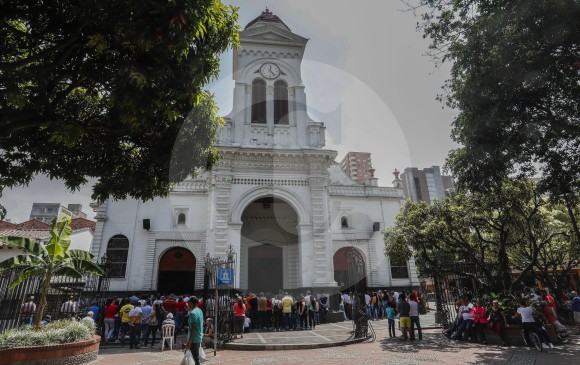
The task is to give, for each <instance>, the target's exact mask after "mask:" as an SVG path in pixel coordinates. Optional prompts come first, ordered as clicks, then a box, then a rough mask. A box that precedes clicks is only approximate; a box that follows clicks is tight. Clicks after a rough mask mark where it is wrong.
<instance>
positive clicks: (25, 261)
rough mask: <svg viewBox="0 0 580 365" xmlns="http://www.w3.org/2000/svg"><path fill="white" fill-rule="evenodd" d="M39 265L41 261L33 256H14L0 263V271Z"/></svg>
mask: <svg viewBox="0 0 580 365" xmlns="http://www.w3.org/2000/svg"><path fill="white" fill-rule="evenodd" d="M41 263H42V261H41V260H40V259H39V258H38V257H36V256H33V255H27V254H23V255H16V256H13V257H10V258H7V259H6V260H4V261H2V262H0V270H6V269H12V268H15V267H22V266H36V265H38V264H41Z"/></svg>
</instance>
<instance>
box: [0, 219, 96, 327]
mask: <svg viewBox="0 0 580 365" xmlns="http://www.w3.org/2000/svg"><path fill="white" fill-rule="evenodd" d="M71 232H72V229H71V227H70V217H65V218H64V219H62V220H61V221H60V222H58V223H57V220H56V219H54V220H53V221H52V226H51V230H50V236H51V237H50V241H49V242H48V244H47V245H46V246H44V245H43V244H42V243H39V242H36V241H34V240H30V239H28V238H24V237H15V236H4V237H1V239H2V242H3V243H4V244H6V245H10V246H12V247H15V248H19V249H22V250H24V251H26V253H24V254H20V255H16V256H14V257H11V258H9V259H6V260H4V261H2V262H0V270H6V269H13V268H22V269H23V271H22V272H21V274H20V275H19V276H18V278H16V280H15V281H14V282H13V283H12V284H10V285H9V286H8V288H9V289H12V288H14V287H16V286H18V285H19V284H20V283H22V282H23V281H24V280H26V279H28V278H30V277H32V276H40V277H41V278H42V283H41V287H40V298H39V305H38V310H37V312H36V318H35V321H34V325H35V327H36V328H40V321H41V319H42V317H43V316H44V309H45V307H46V296H47V294H48V289H49V286H50V280H51V279H52V278H53V277H55V276H59V275H62V276H69V277H72V278H76V279H82V277H83V274H86V273H90V274H96V275H103V274H104V273H103V271H102V270H101V268H100V267H99V266H98V265H96V264H95V263H93V262H92V261H91V260H92V258H93V255H91V254H90V253H89V252H87V251H83V250H69V246H70V234H71Z"/></svg>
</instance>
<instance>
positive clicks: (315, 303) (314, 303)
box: [308, 300, 318, 330]
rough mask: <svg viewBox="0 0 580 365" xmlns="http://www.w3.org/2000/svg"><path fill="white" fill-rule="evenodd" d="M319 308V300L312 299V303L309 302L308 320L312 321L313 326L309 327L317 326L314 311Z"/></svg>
mask: <svg viewBox="0 0 580 365" xmlns="http://www.w3.org/2000/svg"><path fill="white" fill-rule="evenodd" d="M317 310H318V301H316V300H311V301H310V304H308V321H309V322H310V324H311V326H310V328H309V329H311V330H313V329H314V327H316V322H315V320H314V313H315V312H316V311H317Z"/></svg>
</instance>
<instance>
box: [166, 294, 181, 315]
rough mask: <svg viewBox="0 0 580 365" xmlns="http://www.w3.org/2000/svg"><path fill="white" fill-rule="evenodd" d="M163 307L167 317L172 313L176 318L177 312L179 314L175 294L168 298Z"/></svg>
mask: <svg viewBox="0 0 580 365" xmlns="http://www.w3.org/2000/svg"><path fill="white" fill-rule="evenodd" d="M162 306H163V311H165V314H166V315H167V313H171V314H173V316H174V317H175V312H177V302H176V301H175V294H171V295H169V297H167V298H166V299H165V300H164V301H163V304H162Z"/></svg>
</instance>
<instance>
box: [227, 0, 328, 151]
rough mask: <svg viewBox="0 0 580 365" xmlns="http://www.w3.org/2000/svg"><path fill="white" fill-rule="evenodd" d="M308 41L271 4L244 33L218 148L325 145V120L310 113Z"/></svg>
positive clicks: (235, 58)
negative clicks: (305, 65) (305, 75)
mask: <svg viewBox="0 0 580 365" xmlns="http://www.w3.org/2000/svg"><path fill="white" fill-rule="evenodd" d="M307 42H308V39H307V38H304V37H301V36H299V35H297V34H295V33H292V31H291V30H290V28H289V27H288V26H287V25H286V24H284V22H283V21H282V20H281V19H280V18H279V17H278V16H276V15H274V14H272V12H270V10H268V8H266V10H264V11H263V12H262V14H261V15H260V16H258V17H257V18H255V19H254V20H252V21H251V22H249V23H248V25H246V27H245V28H244V30H243V31H242V32H240V44H241V47H240V48H239V49H237V50H234V63H233V65H234V66H233V68H234V70H233V71H234V72H233V78H234V80H235V88H234V103H233V108H232V111H231V113H230V114H229V115H227V116H226V117H225V118H224V119H225V125H224V126H223V127H222V128H221V129H220V133H219V136H218V142H217V145H218V146H224V147H225V146H232V147H242V148H244V147H246V148H264V149H290V150H293V149H320V148H322V147H324V145H325V135H324V131H325V127H324V124H323V123H320V122H315V121H313V120H311V119H310V117H309V116H308V114H307V112H306V94H305V92H304V85H303V84H302V78H301V71H300V67H301V62H302V57H303V55H304V49H305V47H306V43H307Z"/></svg>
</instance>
